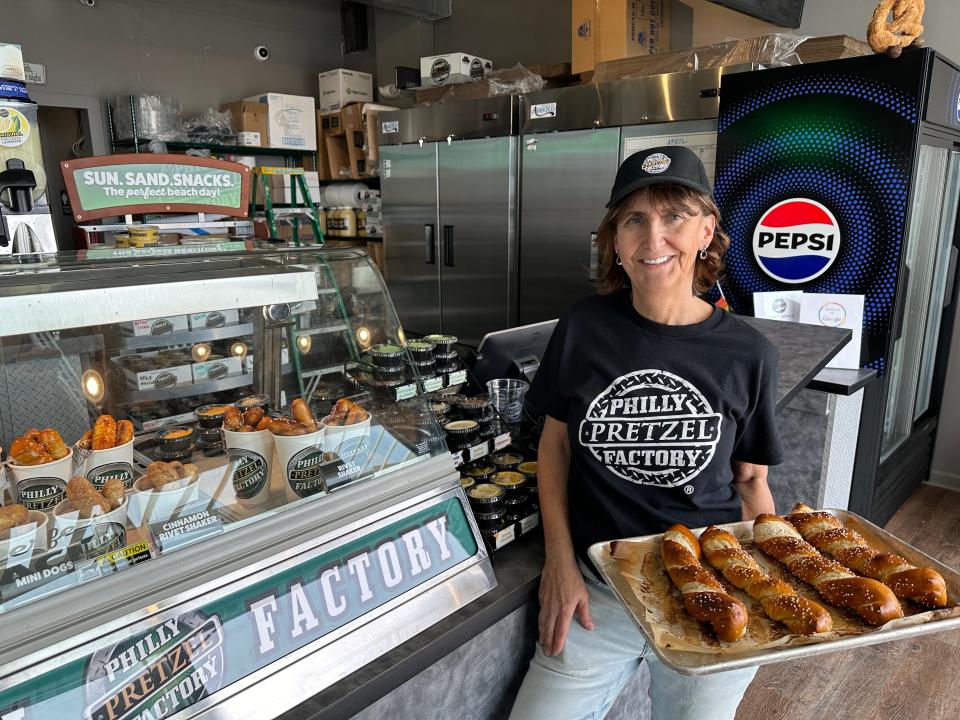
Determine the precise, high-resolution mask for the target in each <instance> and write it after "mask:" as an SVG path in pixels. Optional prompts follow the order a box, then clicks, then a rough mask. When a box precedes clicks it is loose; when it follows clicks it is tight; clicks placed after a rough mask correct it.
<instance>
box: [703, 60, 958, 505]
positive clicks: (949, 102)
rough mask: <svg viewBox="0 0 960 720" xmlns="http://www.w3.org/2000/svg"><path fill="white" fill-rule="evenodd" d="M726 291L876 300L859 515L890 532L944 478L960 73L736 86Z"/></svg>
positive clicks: (729, 129)
mask: <svg viewBox="0 0 960 720" xmlns="http://www.w3.org/2000/svg"><path fill="white" fill-rule="evenodd" d="M718 132H719V134H718V142H717V171H716V197H717V202H718V205H719V206H720V210H721V212H722V215H723V225H724V228H725V229H726V230H727V232H728V233H729V235H730V238H731V247H730V251H729V253H728V255H727V277H726V279H725V281H724V285H723V287H724V291H725V293H726V297H727V299H728V301H729V302H730V304H731V306H732V308H733V309H734V310H735V311H736V312H738V313H741V314H746V315H749V314H752V313H753V293H754V292H762V291H783V290H802V291H804V292H812V293H848V294H862V295H864V296H865V307H864V321H863V343H862V349H861V352H862V355H861V365H862V367H865V368H873V369H875V370H876V371H877V373H878V375H879V378H880V380H879V382H874V383H872V384H871V385H869V386H868V387H867V390H868V392H865V395H864V398H863V407H862V412H861V421H860V429H859V435H858V439H857V453H856V464H855V467H854V471H853V488H852V490H851V495H850V509H852V510H854V511H855V512H858V513H860V514H862V515H865V516H867V517H870V518H871V519H873V520H875V521H879V522H885V521H886V520H887V519H888V518H889V517H890V516H891V515H892V514H893V512H895V510H896V509H897V508H898V507H899V506H900V504H902V502H903V501H904V500H905V499H906V497H908V496H909V494H910V493H911V492H912V491H913V489H914V488H915V487H916V485H917V484H919V483H920V482H921V481H922V480H924V479H926V477H927V476H928V474H929V466H930V461H931V458H932V454H933V441H934V438H935V436H936V426H937V416H938V414H939V410H940V405H941V401H942V391H943V381H944V375H945V372H946V362H947V352H948V348H949V346H950V336H951V333H952V330H953V328H952V325H953V318H954V316H955V314H956V313H955V309H956V308H955V304H956V290H957V287H956V285H957V282H956V259H957V251H958V250H957V246H958V242H957V240H958V239H957V227H956V219H957V201H958V195H960V150H958V149H960V68H958V66H957V65H956V64H954V63H953V62H951V61H949V60H947V59H946V58H944V57H943V56H942V55H940V54H938V53H937V52H935V51H934V50H932V49H929V48H928V49H920V50H911V51H907V52H904V53H903V55H902V56H901V57H900V58H898V59H896V60H894V59H890V58H888V57H886V56H884V55H874V56H868V57H861V58H853V59H848V60H838V61H833V62H824V63H816V64H811V65H799V66H794V67H785V68H776V69H771V70H764V71H762V72H755V73H747V74H742V75H731V76H729V77H726V78H724V83H723V89H722V93H721V100H720V116H719V120H718Z"/></svg>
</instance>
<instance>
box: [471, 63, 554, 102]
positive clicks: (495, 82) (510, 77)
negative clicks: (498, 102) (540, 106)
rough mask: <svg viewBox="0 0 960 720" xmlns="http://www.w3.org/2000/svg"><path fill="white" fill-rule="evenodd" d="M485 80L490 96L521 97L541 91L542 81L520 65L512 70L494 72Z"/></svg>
mask: <svg viewBox="0 0 960 720" xmlns="http://www.w3.org/2000/svg"><path fill="white" fill-rule="evenodd" d="M485 80H486V81H487V82H488V83H489V84H490V95H491V96H492V95H522V94H524V93H530V92H538V91H540V90H543V86H544V80H543V78H542V77H540V76H539V75H537V74H536V73H532V72H530V71H529V70H527V68H525V67H524V66H523V65H521V64H520V63H517V64H516V65H514V66H513V67H512V68H507V69H504V70H494V71H493V72H492V73H490V74H489V75H487V77H486V78H485Z"/></svg>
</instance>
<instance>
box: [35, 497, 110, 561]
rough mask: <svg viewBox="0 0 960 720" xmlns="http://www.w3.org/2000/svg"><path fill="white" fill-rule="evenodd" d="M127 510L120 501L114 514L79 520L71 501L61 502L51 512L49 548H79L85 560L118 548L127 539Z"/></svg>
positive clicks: (108, 513)
mask: <svg viewBox="0 0 960 720" xmlns="http://www.w3.org/2000/svg"><path fill="white" fill-rule="evenodd" d="M128 506H129V501H128V500H127V498H124V501H123V503H122V504H121V505H120V507H118V508H116V509H114V510H110V511H109V512H98V513H96V514H94V515H93V516H91V517H89V518H83V517H80V513H79V512H78V511H77V510H76V507H75V506H74V504H73V502H72V501H70V500H64V501H63V502H61V503H59V504H58V505H57V506H56V507H55V508H54V509H53V533H52V534H51V536H50V544H51V546H52V547H55V548H58V547H67V546H70V545H76V546H79V553H80V555H81V556H82V557H85V558H88V559H92V558H95V557H97V556H98V555H102V554H103V553H106V552H111V551H113V550H117V549H119V548H122V547H123V545H124V543H125V542H126V537H127V509H128Z"/></svg>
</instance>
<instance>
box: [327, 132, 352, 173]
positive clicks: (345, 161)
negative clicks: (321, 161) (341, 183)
mask: <svg viewBox="0 0 960 720" xmlns="http://www.w3.org/2000/svg"><path fill="white" fill-rule="evenodd" d="M323 141H324V143H325V144H326V146H327V165H328V167H329V168H330V177H331V178H334V179H337V178H343V177H346V175H344V174H343V172H342V171H343V169H344V168H346V169H347V172H348V173H349V171H350V153H349V152H348V151H347V139H346V138H345V137H344V136H343V135H339V136H337V135H327V136H325V137H324V138H323Z"/></svg>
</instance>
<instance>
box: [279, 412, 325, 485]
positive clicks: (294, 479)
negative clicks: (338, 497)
mask: <svg viewBox="0 0 960 720" xmlns="http://www.w3.org/2000/svg"><path fill="white" fill-rule="evenodd" d="M273 441H274V442H275V443H276V446H277V462H278V463H279V464H280V471H281V472H282V473H283V477H284V479H285V483H284V487H285V488H286V494H287V500H288V501H289V502H294V501H296V500H299V499H300V498H305V497H310V496H311V495H322V494H325V493H326V491H327V484H326V481H325V480H324V477H323V463H324V454H323V446H324V442H323V427H319V429H318V430H317V431H316V432H312V433H306V434H305V435H274V436H273Z"/></svg>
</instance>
